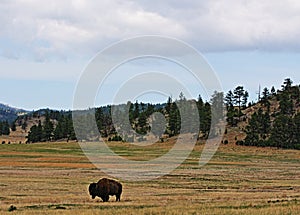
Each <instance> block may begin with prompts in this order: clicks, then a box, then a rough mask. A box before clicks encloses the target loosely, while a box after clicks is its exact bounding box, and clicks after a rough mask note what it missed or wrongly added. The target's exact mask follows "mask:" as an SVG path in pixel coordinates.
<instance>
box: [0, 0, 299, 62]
mask: <svg viewBox="0 0 300 215" xmlns="http://www.w3.org/2000/svg"><path fill="white" fill-rule="evenodd" d="M0 26H1V28H0V39H1V40H4V41H5V40H10V42H11V43H13V44H15V45H13V46H11V49H18V50H7V48H6V50H5V51H3V50H2V51H1V50H0V53H2V55H3V56H7V57H9V56H27V55H33V56H34V58H36V59H37V60H45V59H48V58H53V57H54V58H63V59H64V58H70V57H73V56H80V57H82V56H86V55H93V54H94V53H96V52H97V51H99V50H100V49H102V48H104V47H105V46H107V45H109V44H110V43H111V42H115V41H118V40H120V39H124V38H126V37H132V36H137V35H144V34H156V35H164V36H171V37H176V38H179V39H182V40H184V41H187V42H189V43H191V44H192V45H194V46H196V47H197V48H199V49H200V50H204V51H216V52H219V51H233V50H253V49H255V50H257V49H258V50H264V51H297V52H298V51H300V42H299V39H298V38H299V37H300V2H299V1H297V0H294V1H292V0H289V1H285V0H277V1H272V0H265V1H259V0H253V1H247V0H242V1H240V0H226V1H225V0H218V1H192V0H190V1H138V2H137V1H118V0H103V1H82V0H74V1H58V0H57V1H50V2H44V1H37V0H30V1H29V0H27V1H13V0H10V1H1V3H0ZM5 53H6V54H5Z"/></svg>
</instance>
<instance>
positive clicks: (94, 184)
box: [89, 183, 97, 199]
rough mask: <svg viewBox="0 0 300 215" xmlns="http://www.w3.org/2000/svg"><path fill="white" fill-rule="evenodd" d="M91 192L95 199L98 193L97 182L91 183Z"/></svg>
mask: <svg viewBox="0 0 300 215" xmlns="http://www.w3.org/2000/svg"><path fill="white" fill-rule="evenodd" d="M89 192H90V195H91V196H92V199H94V198H95V197H96V195H97V184H96V183H91V184H90V186H89Z"/></svg>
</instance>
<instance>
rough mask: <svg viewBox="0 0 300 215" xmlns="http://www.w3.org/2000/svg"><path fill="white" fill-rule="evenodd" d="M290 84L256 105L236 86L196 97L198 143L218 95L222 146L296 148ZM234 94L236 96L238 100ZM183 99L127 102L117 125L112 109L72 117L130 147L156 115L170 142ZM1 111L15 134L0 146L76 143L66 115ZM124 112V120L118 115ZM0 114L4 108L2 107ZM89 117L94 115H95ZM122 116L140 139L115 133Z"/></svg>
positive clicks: (299, 142)
mask: <svg viewBox="0 0 300 215" xmlns="http://www.w3.org/2000/svg"><path fill="white" fill-rule="evenodd" d="M292 83H293V82H292V81H291V80H290V79H286V80H285V81H284V82H283V85H282V88H281V89H278V90H277V91H275V89H274V88H272V89H271V90H268V89H267V88H265V89H264V91H263V92H262V95H261V98H260V100H259V101H258V102H256V103H249V104H247V96H249V95H248V93H247V91H246V90H244V89H243V87H242V86H238V87H236V89H234V90H233V92H232V91H229V92H228V93H227V94H226V95H224V94H223V93H216V94H214V95H213V96H212V99H211V101H210V102H204V101H203V100H202V99H201V96H199V98H198V100H197V101H196V103H197V108H198V112H199V115H200V132H199V135H198V139H199V141H200V142H203V141H204V140H205V139H206V138H207V137H208V135H209V132H210V129H209V128H210V119H211V104H212V103H213V102H214V100H216V99H220V96H223V97H221V98H224V101H225V106H226V109H227V112H226V113H227V114H226V115H227V126H226V131H225V134H224V137H223V141H222V143H224V144H230V145H246V146H272V147H273V146H274V147H278V148H292V149H300V137H299V134H298V133H299V132H298V131H299V129H300V87H299V86H298V85H293V84H292ZM237 95H240V98H238V97H237ZM184 99H185V98H184V96H183V95H181V98H180V99H179V100H175V101H172V99H171V98H169V99H168V101H167V102H166V103H164V104H149V103H148V104H147V103H142V102H140V103H138V102H136V103H130V102H129V103H127V104H126V105H118V106H114V111H118V112H119V116H120V117H119V118H118V120H119V122H118V123H119V124H118V125H117V126H116V124H113V121H112V116H111V110H112V106H105V107H98V108H95V109H90V110H86V111H76V114H77V115H79V118H80V120H81V121H82V123H84V122H85V121H87V120H92V119H93V118H94V117H95V118H96V122H97V126H98V129H99V131H100V133H101V136H102V138H104V139H106V140H108V141H124V142H132V141H133V140H134V141H142V140H145V138H150V137H143V135H144V134H146V133H149V131H150V129H151V123H153V119H151V117H150V116H151V115H152V114H153V113H155V112H159V113H161V114H163V115H164V116H165V118H166V130H165V133H164V134H157V135H159V136H160V139H161V141H162V142H163V141H166V140H167V139H168V138H171V137H176V136H177V135H178V134H179V132H180V114H179V111H178V107H177V104H178V102H179V103H180V102H181V100H184ZM241 101H242V102H241ZM2 107H6V108H7V109H6V112H7V113H14V114H18V113H19V116H17V117H16V119H15V123H14V124H15V130H12V129H11V132H10V135H9V136H3V135H2V136H0V140H1V141H3V140H4V141H6V142H11V143H19V142H22V143H23V142H45V141H61V140H75V139H76V136H75V132H74V128H73V123H72V113H71V112H70V111H56V110H49V109H42V110H38V111H35V112H26V113H23V114H20V113H21V112H20V109H12V108H11V109H9V108H8V106H2ZM127 108H128V109H129V116H127V115H126V116H125V115H124V114H122V113H125V112H124V110H125V109H127ZM3 110H5V109H4V108H3ZM18 111H19V112H18ZM91 113H95V116H93V115H92V114H91ZM120 113H121V114H120ZM123 115H124V116H123ZM123 117H124V118H123ZM128 117H129V121H130V124H131V127H132V128H133V129H134V130H135V131H136V132H137V133H138V134H140V135H139V136H134V135H133V134H132V133H126V134H125V133H123V134H119V133H118V132H117V130H118V129H119V127H118V126H122V123H123V122H124V121H125V119H126V118H127V119H128ZM186 117H189V121H190V124H191V125H192V124H193V118H195V116H191V115H187V116H186ZM115 123H116V122H115ZM284 128H285V129H284ZM77 132H80V140H97V138H99V137H98V136H97V135H95V132H91V128H88V127H86V126H80V131H77ZM276 135H277V136H276ZM278 135H281V136H282V137H281V136H278ZM27 137H28V138H27ZM77 138H78V137H77ZM152 138H153V137H152Z"/></svg>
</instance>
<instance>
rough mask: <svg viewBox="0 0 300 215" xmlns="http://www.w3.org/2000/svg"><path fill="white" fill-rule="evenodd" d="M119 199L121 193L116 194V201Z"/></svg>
mask: <svg viewBox="0 0 300 215" xmlns="http://www.w3.org/2000/svg"><path fill="white" fill-rule="evenodd" d="M120 200H121V194H117V195H116V202H117V201H120Z"/></svg>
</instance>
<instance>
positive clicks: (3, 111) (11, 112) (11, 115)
mask: <svg viewBox="0 0 300 215" xmlns="http://www.w3.org/2000/svg"><path fill="white" fill-rule="evenodd" d="M26 113H28V111H26V110H23V109H19V108H14V107H10V106H9V105H5V104H2V103H0V121H8V122H9V123H11V122H13V121H14V120H16V119H17V118H18V116H20V115H23V114H26Z"/></svg>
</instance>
